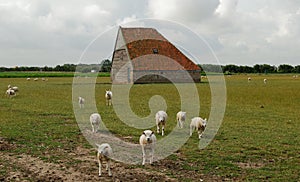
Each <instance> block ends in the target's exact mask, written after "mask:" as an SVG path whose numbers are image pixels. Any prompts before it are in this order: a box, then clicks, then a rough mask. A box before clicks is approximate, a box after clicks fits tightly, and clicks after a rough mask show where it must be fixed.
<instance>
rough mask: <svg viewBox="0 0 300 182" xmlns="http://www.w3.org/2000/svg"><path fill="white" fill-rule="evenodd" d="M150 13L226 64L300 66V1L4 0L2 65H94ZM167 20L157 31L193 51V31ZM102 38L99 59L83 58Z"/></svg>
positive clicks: (0, 24) (0, 37)
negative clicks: (122, 29) (124, 29)
mask: <svg viewBox="0 0 300 182" xmlns="http://www.w3.org/2000/svg"><path fill="white" fill-rule="evenodd" d="M149 18H151V19H156V20H157V21H159V20H164V21H165V20H168V21H170V22H173V23H175V24H177V25H178V26H179V25H181V26H182V27H185V28H186V29H189V30H191V31H192V32H193V33H195V34H196V35H198V36H199V37H201V38H202V40H203V41H204V42H206V43H207V44H208V46H209V47H210V48H211V50H212V51H213V53H214V54H215V55H216V57H217V58H218V60H219V62H220V64H223V65H224V64H237V65H250V66H252V65H254V64H264V63H266V64H271V65H279V64H291V65H299V64H300V38H299V37H300V1H299V0H285V1H282V0H251V1H250V0H185V1H182V0H84V1H82V0H80V1H79V0H72V1H71V0H70V1H66V0H43V1H40V0H19V1H18V0H0V66H6V67H12V66H55V65H58V64H60V65H61V64H65V63H74V64H77V63H79V62H84V61H86V62H87V63H89V62H90V63H95V62H97V61H100V60H101V59H105V58H110V56H111V54H112V50H113V46H114V43H115V36H116V33H117V32H116V31H117V27H118V25H122V26H130V25H131V24H130V23H129V22H132V21H138V23H135V24H134V23H133V25H134V26H143V25H146V26H148V25H149V24H147V23H142V22H141V21H142V20H143V19H149ZM164 21H163V22H164ZM128 23H129V24H128ZM171 24H172V23H171ZM171 24H170V25H171ZM167 25H168V23H167ZM167 25H165V26H163V27H162V28H161V29H160V27H159V26H158V27H154V28H157V29H158V31H159V32H161V33H162V34H163V35H164V36H165V37H167V38H168V39H171V40H170V41H171V42H173V43H175V44H177V46H182V48H183V50H186V51H187V52H190V51H189V46H187V45H184V43H182V44H181V40H180V39H182V40H183V39H185V40H188V39H186V38H183V37H186V36H189V35H186V34H185V33H184V31H183V32H182V31H176V29H177V28H176V27H175V28H174V27H172V28H170V30H171V29H173V31H170V30H169V31H166V30H162V29H166V27H167ZM97 37H98V39H97V40H98V41H97V42H98V44H97V43H95V44H94V45H93V46H91V47H92V48H91V50H94V51H91V52H93V53H91V55H92V56H91V57H94V58H91V59H90V60H88V59H89V58H85V60H84V61H83V60H81V59H80V58H82V54H83V52H84V50H86V51H89V50H88V49H86V48H87V46H88V45H90V43H91V42H92V41H93V40H95V39H96V38H97ZM190 39H192V38H191V37H190ZM189 42H190V45H193V46H192V47H196V46H197V44H200V43H199V42H198V39H192V40H190V41H189ZM198 48H199V49H202V48H201V46H199V47H198ZM191 49H193V48H191ZM104 50H105V51H104ZM194 51H195V50H194ZM195 52H197V51H195ZM98 53H99V55H98ZM198 53H201V50H199V51H198ZM203 54H204V53H203ZM199 62H200V63H205V64H207V63H211V62H212V60H210V58H208V57H201V56H199Z"/></svg>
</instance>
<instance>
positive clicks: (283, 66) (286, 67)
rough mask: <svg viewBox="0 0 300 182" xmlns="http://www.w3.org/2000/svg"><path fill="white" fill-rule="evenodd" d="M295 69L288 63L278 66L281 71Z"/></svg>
mask: <svg viewBox="0 0 300 182" xmlns="http://www.w3.org/2000/svg"><path fill="white" fill-rule="evenodd" d="M293 70H294V67H293V66H291V65H288V64H281V65H279V67H278V72H279V73H292V72H293Z"/></svg>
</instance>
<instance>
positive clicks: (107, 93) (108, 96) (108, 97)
mask: <svg viewBox="0 0 300 182" xmlns="http://www.w3.org/2000/svg"><path fill="white" fill-rule="evenodd" d="M105 99H106V105H108V106H109V105H111V99H112V92H111V91H109V90H106V91H105Z"/></svg>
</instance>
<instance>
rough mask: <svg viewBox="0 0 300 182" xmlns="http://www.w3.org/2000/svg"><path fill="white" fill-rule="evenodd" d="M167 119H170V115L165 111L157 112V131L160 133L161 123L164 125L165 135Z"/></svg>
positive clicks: (162, 129)
mask: <svg viewBox="0 0 300 182" xmlns="http://www.w3.org/2000/svg"><path fill="white" fill-rule="evenodd" d="M167 119H168V115H167V113H166V112H165V111H158V112H157V113H156V114H155V120H156V127H157V133H159V128H160V125H162V127H161V135H162V136H164V131H165V125H166V121H167Z"/></svg>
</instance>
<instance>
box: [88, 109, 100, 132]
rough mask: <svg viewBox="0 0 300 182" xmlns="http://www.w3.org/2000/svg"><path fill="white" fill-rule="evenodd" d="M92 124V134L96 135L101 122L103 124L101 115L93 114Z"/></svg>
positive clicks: (91, 117)
mask: <svg viewBox="0 0 300 182" xmlns="http://www.w3.org/2000/svg"><path fill="white" fill-rule="evenodd" d="M90 122H91V125H92V132H93V133H96V132H97V131H98V130H99V125H100V122H102V119H101V116H100V114H98V113H93V114H91V116H90ZM96 127H97V129H95V128H96Z"/></svg>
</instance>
